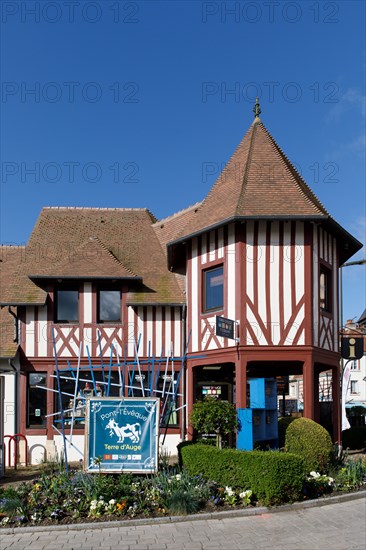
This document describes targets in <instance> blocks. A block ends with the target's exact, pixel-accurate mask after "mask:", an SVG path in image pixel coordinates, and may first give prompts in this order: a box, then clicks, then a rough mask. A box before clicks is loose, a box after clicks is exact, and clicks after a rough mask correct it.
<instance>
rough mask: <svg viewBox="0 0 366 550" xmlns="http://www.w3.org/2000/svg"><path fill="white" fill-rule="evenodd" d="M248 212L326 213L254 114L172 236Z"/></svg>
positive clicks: (273, 214)
mask: <svg viewBox="0 0 366 550" xmlns="http://www.w3.org/2000/svg"><path fill="white" fill-rule="evenodd" d="M250 217H254V218H255V217H263V218H265V217H268V218H273V217H278V218H282V217H283V218H288V217H314V218H318V217H324V219H326V218H328V217H329V214H328V212H327V211H326V210H325V208H324V206H323V205H322V204H321V202H320V201H319V199H318V198H317V197H316V196H315V195H314V193H313V192H312V191H311V189H310V188H309V187H308V186H307V184H306V183H305V181H304V180H303V179H302V178H301V176H300V175H299V174H298V172H297V171H296V170H295V168H294V167H293V166H292V164H291V163H290V161H289V160H288V159H287V157H286V156H285V154H284V153H283V151H282V150H281V149H280V148H279V146H278V145H277V143H276V142H275V140H274V139H273V137H272V136H271V135H270V133H269V132H268V131H267V129H266V128H265V126H264V125H263V124H262V122H261V121H260V120H259V119H258V118H256V119H255V120H254V121H253V124H252V125H251V127H250V128H249V130H248V132H247V133H246V135H245V136H244V138H243V140H242V141H241V143H240V144H239V146H238V147H237V149H236V151H235V152H234V154H233V156H232V157H231V159H230V160H229V162H228V163H227V165H226V167H225V168H224V170H223V172H222V173H221V175H220V176H219V178H218V179H217V181H216V183H215V184H214V186H213V187H212V189H211V190H210V192H209V193H208V195H207V197H206V198H205V199H204V200H203V201H202V203H201V204H200V206H199V207H198V208H197V210H196V212H195V215H194V216H192V219H191V220H190V222H189V224H187V225H186V227H185V228H184V229H183V230H182V232H181V233H180V235H179V236H177V237H176V238H175V239H174V238H173V239H172V241H174V240H180V239H181V238H184V237H186V236H189V235H193V234H195V233H199V232H200V231H202V230H204V229H207V228H209V227H213V226H215V225H218V224H222V223H224V222H225V221H229V220H230V219H235V218H250ZM172 241H171V242H172Z"/></svg>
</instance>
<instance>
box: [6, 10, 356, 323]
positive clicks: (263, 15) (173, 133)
mask: <svg viewBox="0 0 366 550" xmlns="http://www.w3.org/2000/svg"><path fill="white" fill-rule="evenodd" d="M1 10H2V11H1V18H2V33H1V67H2V75H1V76H2V90H1V104H0V105H1V120H2V122H1V168H2V175H1V193H0V198H1V205H0V207H1V234H0V240H1V242H2V243H14V244H21V243H25V242H26V241H27V239H28V237H29V234H30V232H31V230H32V227H33V225H34V223H35V221H36V219H37V216H38V214H39V212H40V209H41V208H42V207H43V206H101V207H148V208H149V209H150V210H151V211H152V212H153V213H154V214H155V216H156V217H158V218H162V217H165V216H168V215H170V214H171V213H173V212H175V211H178V210H180V209H182V208H185V207H186V206H188V205H191V204H194V203H195V202H197V201H199V200H201V199H202V198H203V197H204V196H205V195H206V194H207V192H208V190H209V189H210V187H211V186H212V185H213V183H214V181H215V179H216V177H217V175H218V171H219V169H220V168H221V167H222V165H223V164H224V163H225V162H226V161H227V160H228V159H229V157H230V156H231V154H232V153H233V151H234V149H235V147H236V146H237V144H238V143H239V141H240V140H241V138H242V136H243V135H244V133H245V132H246V131H247V129H248V127H249V125H250V124H251V122H252V117H253V114H252V107H253V103H254V99H255V96H256V95H259V97H260V103H261V108H262V115H261V119H262V121H263V122H264V124H265V125H266V127H267V128H268V130H269V131H270V132H271V133H272V135H273V136H274V137H275V139H276V141H277V143H278V144H279V145H280V147H281V148H282V149H283V150H284V151H285V153H286V154H287V156H288V157H289V158H290V160H291V161H292V162H293V163H294V164H295V166H296V167H297V168H298V170H299V171H300V172H301V173H302V175H303V176H304V178H305V180H306V181H307V183H308V184H309V185H310V187H311V188H312V189H313V191H314V192H315V193H316V194H317V195H318V197H319V198H320V200H321V201H322V202H323V204H324V205H325V206H326V208H327V209H328V211H329V212H330V213H331V215H332V216H333V217H334V218H335V219H336V220H337V221H338V222H339V223H340V224H341V225H343V226H344V227H345V228H346V229H347V230H348V231H349V232H351V233H352V234H353V235H354V236H355V237H357V238H358V239H359V240H361V241H362V242H364V241H365V218H366V198H365V72H366V71H365V68H366V67H365V65H366V63H365V23H366V21H365V4H364V2H361V1H347V2H343V1H337V2H317V1H314V2H312V1H301V2H299V1H297V2H281V1H274V2H272V1H263V2H262V1H248V2H238V1H236V2H230V1H226V2H219V1H209V2H200V1H186V2H180V1H172V2H163V1H153V0H152V1H141V2H138V1H118V0H115V1H109V0H104V1H99V2H98V1H96V2H92V1H90V2H89V1H88V0H79V1H78V2H75V1H73V0H70V1H66V0H65V1H64V0H59V1H48V0H44V1H38V2H33V1H31V0H27V1H5V0H3V1H2V2H1ZM364 257H365V252H364V250H363V251H361V252H360V253H358V255H357V256H355V257H354V258H352V260H356V259H361V258H364ZM365 283H366V267H365V266H355V267H348V268H345V269H344V277H343V284H344V317H345V318H353V317H358V316H359V315H360V314H361V313H362V311H363V309H364V308H365V301H366V300H365V286H366V284H365Z"/></svg>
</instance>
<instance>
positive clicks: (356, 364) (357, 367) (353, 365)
mask: <svg viewBox="0 0 366 550" xmlns="http://www.w3.org/2000/svg"><path fill="white" fill-rule="evenodd" d="M351 370H360V362H359V360H358V359H354V360H353V361H352V363H351Z"/></svg>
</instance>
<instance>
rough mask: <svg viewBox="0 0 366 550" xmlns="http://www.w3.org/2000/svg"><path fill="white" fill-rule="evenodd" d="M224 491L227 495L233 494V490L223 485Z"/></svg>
mask: <svg viewBox="0 0 366 550" xmlns="http://www.w3.org/2000/svg"><path fill="white" fill-rule="evenodd" d="M225 493H226V494H227V496H228V497H232V496H233V494H234V491H233V490H232V488H231V487H225Z"/></svg>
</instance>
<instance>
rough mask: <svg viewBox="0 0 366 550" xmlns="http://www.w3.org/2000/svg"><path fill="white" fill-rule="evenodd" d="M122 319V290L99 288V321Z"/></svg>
mask: <svg viewBox="0 0 366 550" xmlns="http://www.w3.org/2000/svg"><path fill="white" fill-rule="evenodd" d="M120 321H121V292H120V291H119V290H99V292H98V323H116V322H120Z"/></svg>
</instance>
